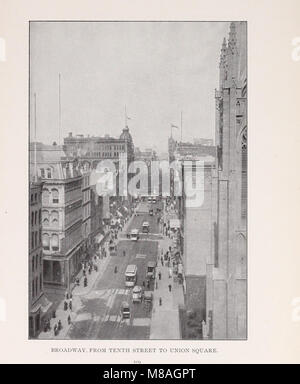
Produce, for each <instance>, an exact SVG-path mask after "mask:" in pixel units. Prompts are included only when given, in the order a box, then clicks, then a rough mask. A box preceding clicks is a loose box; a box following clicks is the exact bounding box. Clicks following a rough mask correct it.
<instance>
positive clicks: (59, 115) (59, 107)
mask: <svg viewBox="0 0 300 384" xmlns="http://www.w3.org/2000/svg"><path fill="white" fill-rule="evenodd" d="M58 129H59V132H58V141H59V143H58V145H61V99H60V73H59V74H58Z"/></svg>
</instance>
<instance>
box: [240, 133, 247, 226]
mask: <svg viewBox="0 0 300 384" xmlns="http://www.w3.org/2000/svg"><path fill="white" fill-rule="evenodd" d="M241 156H242V159H241V173H242V174H241V217H242V219H245V218H246V217H247V130H246V129H244V131H243V133H242V138H241Z"/></svg>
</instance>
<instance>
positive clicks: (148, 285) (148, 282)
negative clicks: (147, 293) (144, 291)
mask: <svg viewBox="0 0 300 384" xmlns="http://www.w3.org/2000/svg"><path fill="white" fill-rule="evenodd" d="M147 288H148V289H150V280H147Z"/></svg>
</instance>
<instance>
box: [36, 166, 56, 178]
mask: <svg viewBox="0 0 300 384" xmlns="http://www.w3.org/2000/svg"><path fill="white" fill-rule="evenodd" d="M39 172H40V176H41V178H42V179H52V175H53V169H52V168H40V170H39Z"/></svg>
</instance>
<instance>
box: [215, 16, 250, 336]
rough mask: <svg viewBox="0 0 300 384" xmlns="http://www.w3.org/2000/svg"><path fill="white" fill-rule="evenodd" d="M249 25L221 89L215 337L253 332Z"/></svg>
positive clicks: (224, 55) (238, 36)
mask: <svg viewBox="0 0 300 384" xmlns="http://www.w3.org/2000/svg"><path fill="white" fill-rule="evenodd" d="M246 28H247V25H246V22H233V23H231V25H230V32H229V37H228V41H226V39H224V41H223V44H222V48H221V56H220V77H219V89H218V90H216V94H215V101H216V131H215V140H216V146H217V163H216V170H215V175H214V179H213V185H212V188H213V193H214V194H215V196H216V199H214V203H215V207H214V215H213V216H214V219H215V222H214V236H213V237H214V258H213V264H212V265H211V266H210V267H208V269H207V277H208V286H207V288H208V289H207V322H208V324H209V336H210V337H211V338H213V339H245V338H246V337H247V240H246V228H247V30H246Z"/></svg>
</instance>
